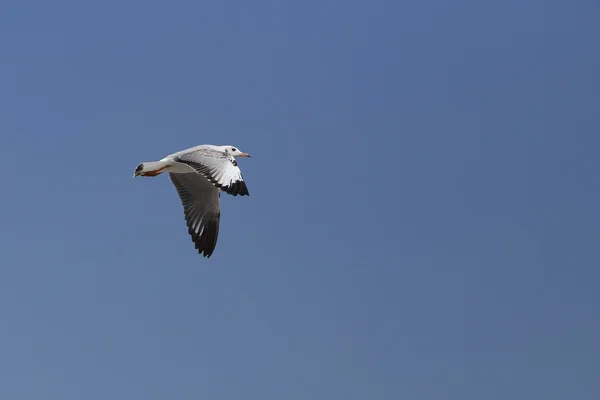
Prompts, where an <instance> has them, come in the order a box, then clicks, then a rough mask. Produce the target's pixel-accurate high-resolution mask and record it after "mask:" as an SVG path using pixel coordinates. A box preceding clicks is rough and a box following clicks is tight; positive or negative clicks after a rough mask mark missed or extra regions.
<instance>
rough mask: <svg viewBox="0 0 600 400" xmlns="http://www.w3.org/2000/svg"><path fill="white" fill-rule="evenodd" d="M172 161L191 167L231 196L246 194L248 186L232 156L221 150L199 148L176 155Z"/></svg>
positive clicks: (247, 193)
mask: <svg viewBox="0 0 600 400" xmlns="http://www.w3.org/2000/svg"><path fill="white" fill-rule="evenodd" d="M173 159H174V161H176V162H180V163H183V164H186V165H189V166H190V167H192V168H193V169H194V170H195V171H196V172H198V173H199V174H202V175H203V176H204V177H205V178H206V179H208V180H209V181H210V182H211V183H212V184H213V185H215V186H216V187H218V188H219V189H221V190H222V191H224V192H227V193H229V194H231V195H233V196H237V195H238V194H239V195H240V196H248V195H250V193H249V192H248V187H247V186H246V182H244V178H243V177H242V171H240V168H239V167H238V165H237V161H235V158H234V157H231V156H230V155H228V154H225V153H223V152H220V151H217V150H213V149H207V148H200V149H196V150H193V151H190V152H188V153H184V154H179V155H176V156H175V157H174V158H173Z"/></svg>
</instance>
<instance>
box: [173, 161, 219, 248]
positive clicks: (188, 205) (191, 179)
mask: <svg viewBox="0 0 600 400" xmlns="http://www.w3.org/2000/svg"><path fill="white" fill-rule="evenodd" d="M169 178H171V182H173V185H174V186H175V189H177V193H178V194H179V198H180V199H181V203H182V204H183V212H184V215H185V221H186V224H187V227H188V233H189V234H190V236H191V237H192V241H193V242H194V244H195V247H196V250H198V253H199V254H202V253H204V257H210V256H211V255H212V253H213V252H214V250H215V247H216V245H217V238H218V236H219V220H220V218H221V207H220V204H219V191H218V190H217V189H216V188H215V187H214V186H213V185H211V184H210V183H209V182H208V181H207V180H206V179H204V177H202V176H200V175H197V174H194V173H190V174H177V173H169Z"/></svg>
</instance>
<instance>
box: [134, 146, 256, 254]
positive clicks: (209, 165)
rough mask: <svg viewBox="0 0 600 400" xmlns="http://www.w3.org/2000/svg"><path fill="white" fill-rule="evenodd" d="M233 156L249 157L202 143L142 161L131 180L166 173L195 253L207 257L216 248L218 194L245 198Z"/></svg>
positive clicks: (246, 190)
mask: <svg viewBox="0 0 600 400" xmlns="http://www.w3.org/2000/svg"><path fill="white" fill-rule="evenodd" d="M236 157H250V155H249V154H247V153H244V152H242V151H240V150H239V149H238V148H236V147H233V146H213V145H210V144H205V145H201V146H196V147H191V148H189V149H186V150H183V151H179V152H177V153H174V154H171V155H168V156H167V157H165V158H163V159H162V160H160V161H152V162H143V163H141V164H139V165H138V166H137V168H136V169H135V172H134V174H133V177H134V178H135V177H136V176H158V175H160V174H162V173H163V172H168V173H169V178H171V182H173V185H175V189H177V193H178V194H179V197H180V199H181V203H182V204H183V211H184V215H185V221H186V223H187V227H188V232H189V234H190V235H191V236H192V241H193V242H194V244H195V246H196V250H198V253H199V254H202V253H204V257H210V256H211V255H212V253H213V251H214V250H215V246H216V245H217V237H218V236H219V219H220V217H221V206H220V201H219V198H220V196H221V193H220V191H221V190H222V191H224V192H226V193H228V194H230V195H233V196H237V195H238V194H239V195H240V196H248V195H250V193H249V192H248V187H247V186H246V182H244V178H243V177H242V172H241V171H240V169H239V167H238V165H237V161H236V160H235V158H236Z"/></svg>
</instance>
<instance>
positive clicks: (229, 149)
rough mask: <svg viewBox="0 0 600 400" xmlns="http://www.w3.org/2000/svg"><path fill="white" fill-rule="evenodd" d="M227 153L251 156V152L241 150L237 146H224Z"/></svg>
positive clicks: (236, 155)
mask: <svg viewBox="0 0 600 400" xmlns="http://www.w3.org/2000/svg"><path fill="white" fill-rule="evenodd" d="M223 148H224V151H225V153H227V154H231V155H232V156H233V157H250V154H248V153H244V152H243V151H240V149H238V148H237V147H235V146H223Z"/></svg>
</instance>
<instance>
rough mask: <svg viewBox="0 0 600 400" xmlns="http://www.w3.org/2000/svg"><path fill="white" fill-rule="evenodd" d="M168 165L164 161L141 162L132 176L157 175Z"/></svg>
mask: <svg viewBox="0 0 600 400" xmlns="http://www.w3.org/2000/svg"><path fill="white" fill-rule="evenodd" d="M168 166H169V164H168V163H166V162H164V161H149V162H143V163H141V164H140V165H138V166H137V167H136V168H135V172H134V173H133V177H134V178H135V177H136V176H157V175H160V174H162V173H163V171H164V169H165V168H167V167H168Z"/></svg>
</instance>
